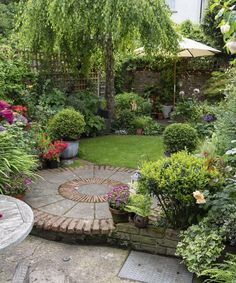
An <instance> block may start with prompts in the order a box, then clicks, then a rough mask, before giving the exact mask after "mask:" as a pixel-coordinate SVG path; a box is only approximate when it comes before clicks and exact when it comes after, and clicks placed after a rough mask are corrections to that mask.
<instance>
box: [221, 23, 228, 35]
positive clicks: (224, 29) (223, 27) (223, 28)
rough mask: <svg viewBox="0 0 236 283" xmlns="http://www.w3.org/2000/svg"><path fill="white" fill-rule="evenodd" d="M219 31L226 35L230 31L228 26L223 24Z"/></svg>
mask: <svg viewBox="0 0 236 283" xmlns="http://www.w3.org/2000/svg"><path fill="white" fill-rule="evenodd" d="M220 30H221V32H222V33H226V32H228V31H229V30H230V25H229V24H225V25H223V26H221V27H220Z"/></svg>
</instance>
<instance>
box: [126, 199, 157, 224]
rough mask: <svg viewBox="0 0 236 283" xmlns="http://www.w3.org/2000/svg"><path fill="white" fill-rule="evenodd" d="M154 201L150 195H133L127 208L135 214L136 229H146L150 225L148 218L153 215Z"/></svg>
mask: <svg viewBox="0 0 236 283" xmlns="http://www.w3.org/2000/svg"><path fill="white" fill-rule="evenodd" d="M151 206H152V200H151V197H150V196H149V195H142V194H133V195H131V196H130V198H129V203H128V204H127V206H126V207H125V210H126V211H127V212H131V213H134V214H135V215H134V217H133V221H134V224H135V226H136V227H138V228H145V227H147V225H148V220H149V219H148V216H150V214H151Z"/></svg>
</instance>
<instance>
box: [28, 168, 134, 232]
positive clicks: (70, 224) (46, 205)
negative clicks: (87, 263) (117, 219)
mask: <svg viewBox="0 0 236 283" xmlns="http://www.w3.org/2000/svg"><path fill="white" fill-rule="evenodd" d="M133 173H134V170H132V169H127V168H117V167H112V166H95V165H92V164H89V165H83V166H81V167H78V168H59V169H51V170H42V171H40V172H39V175H40V178H39V179H38V180H37V181H36V182H35V183H34V184H32V186H31V190H30V191H28V192H27V194H26V197H25V201H26V203H28V204H29V205H30V206H31V207H32V209H33V211H34V217H35V223H34V226H35V227H36V228H37V229H41V230H46V231H48V230H50V231H55V232H57V231H58V232H66V233H71V234H73V233H75V234H92V235H96V234H108V233H110V232H111V231H113V230H114V224H113V221H112V217H111V214H110V211H109V208H108V203H107V200H106V193H107V192H108V191H110V190H111V189H112V187H114V186H119V185H124V184H127V183H129V182H130V177H131V175H132V174H133Z"/></svg>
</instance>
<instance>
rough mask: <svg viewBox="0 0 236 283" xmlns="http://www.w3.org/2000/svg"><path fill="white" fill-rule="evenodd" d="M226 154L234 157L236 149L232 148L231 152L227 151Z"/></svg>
mask: <svg viewBox="0 0 236 283" xmlns="http://www.w3.org/2000/svg"><path fill="white" fill-rule="evenodd" d="M225 154H227V155H234V154H236V147H235V148H232V149H230V150H227V151H226V153H225Z"/></svg>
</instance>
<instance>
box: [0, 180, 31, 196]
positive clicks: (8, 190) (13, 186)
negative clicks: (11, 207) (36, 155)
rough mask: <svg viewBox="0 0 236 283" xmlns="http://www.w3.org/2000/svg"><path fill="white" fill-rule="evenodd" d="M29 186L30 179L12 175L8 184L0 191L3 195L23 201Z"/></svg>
mask: <svg viewBox="0 0 236 283" xmlns="http://www.w3.org/2000/svg"><path fill="white" fill-rule="evenodd" d="M30 184H31V179H30V178H28V177H27V176H24V175H21V174H17V175H12V176H11V178H10V182H9V184H6V185H5V186H4V188H3V189H2V191H3V194H4V195H8V196H12V197H15V198H17V199H19V200H23V199H24V197H25V193H26V191H27V190H28V188H29V185H30Z"/></svg>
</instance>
